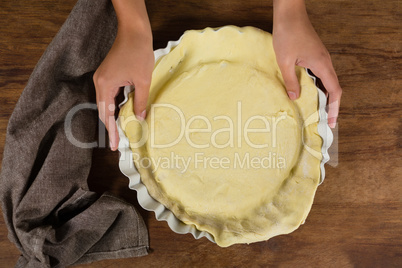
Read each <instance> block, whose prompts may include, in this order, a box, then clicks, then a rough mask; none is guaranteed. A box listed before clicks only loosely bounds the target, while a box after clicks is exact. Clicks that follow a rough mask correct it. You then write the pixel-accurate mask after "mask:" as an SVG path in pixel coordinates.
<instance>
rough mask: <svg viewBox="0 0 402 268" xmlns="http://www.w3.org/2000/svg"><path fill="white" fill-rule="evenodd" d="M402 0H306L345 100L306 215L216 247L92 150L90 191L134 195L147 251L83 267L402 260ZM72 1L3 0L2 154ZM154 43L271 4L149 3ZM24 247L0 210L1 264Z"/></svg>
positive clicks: (386, 263) (257, 22) (258, 13)
mask: <svg viewBox="0 0 402 268" xmlns="http://www.w3.org/2000/svg"><path fill="white" fill-rule="evenodd" d="M401 3H402V2H401V1H399V0H386V1H378V0H355V1H348V0H330V1H320V0H309V1H307V8H308V13H309V15H310V19H311V22H312V24H313V25H314V27H315V29H316V30H317V32H318V34H319V36H320V37H321V39H322V40H323V42H324V44H325V45H326V46H327V48H328V50H329V52H330V53H331V55H332V60H333V64H334V66H335V69H336V71H337V73H338V76H339V80H340V83H341V86H342V87H343V90H344V91H343V98H342V104H341V111H340V118H339V126H338V128H337V129H336V130H335V133H336V134H337V136H338V139H337V142H336V144H335V145H334V147H333V151H332V155H333V156H334V157H333V159H334V160H332V163H331V165H327V166H326V172H327V174H326V180H325V182H324V183H323V184H322V185H321V186H320V187H319V188H318V191H317V194H316V197H315V201H314V205H313V207H312V210H311V212H310V215H309V217H308V218H307V221H306V223H305V224H304V225H303V226H301V227H300V228H299V229H298V230H296V231H295V232H293V233H291V234H289V235H282V236H278V237H274V238H272V239H270V240H269V241H267V242H260V243H255V244H251V245H235V246H231V247H229V248H219V247H218V246H216V245H215V244H213V243H211V242H209V241H207V240H206V239H205V238H204V239H200V240H195V239H194V238H193V237H192V236H191V235H189V234H187V235H179V234H175V233H173V232H172V231H171V230H170V229H169V227H168V226H167V224H166V223H165V222H158V221H156V220H155V217H154V214H153V213H150V212H146V211H144V210H143V209H142V208H141V207H140V206H139V205H138V202H137V200H136V193H135V192H134V191H131V190H129V188H128V180H127V179H126V178H125V177H124V175H122V174H121V173H120V171H119V169H118V165H117V163H118V153H115V152H111V151H109V150H107V149H97V150H95V152H94V156H93V160H94V162H93V168H92V170H91V175H90V178H89V185H90V187H91V189H93V190H94V191H97V192H99V193H102V192H104V191H111V192H112V193H115V194H117V195H119V196H121V197H123V198H125V199H126V200H128V201H129V202H131V203H132V204H133V205H134V206H135V207H136V208H137V209H138V210H139V211H140V213H141V214H142V216H143V217H144V219H145V222H146V224H147V226H148V228H149V235H150V245H151V252H150V254H149V255H148V256H145V257H140V258H131V259H121V260H105V261H100V262H96V263H92V264H87V265H81V266H79V267H97V268H98V267H150V266H151V267H161V266H165V267H179V266H181V267H189V266H195V267H208V266H218V267H222V266H227V267H232V266H236V267H241V266H259V267H265V266H270V265H273V266H284V267H287V266H289V267H294V266H296V267H298V266H303V267H304V266H309V267H402V212H401V211H402V198H401V196H402V183H401V179H402V150H401V144H402V111H401V107H402V103H401V102H402V93H401V85H402V70H401V66H402V60H401V44H402V40H401V39H402V35H401V25H402V21H401V17H402V16H401V5H402V4H401ZM74 4H75V0H63V1H61V0H43V1H28V0H14V1H7V0H1V1H0V35H1V38H0V63H1V64H0V88H1V89H0V157H2V152H3V148H4V142H5V133H6V127H7V122H8V119H9V117H10V115H11V112H12V110H13V108H14V106H15V104H16V102H17V100H18V98H19V95H20V94H21V92H22V90H23V88H24V86H25V84H26V82H27V80H28V78H29V75H30V73H31V72H32V70H33V68H34V66H35V64H36V62H37V61H38V60H39V58H40V56H41V55H42V53H43V52H44V50H45V48H46V47H47V45H48V44H49V43H50V41H51V40H52V38H53V37H54V35H55V34H56V33H57V31H58V29H59V28H60V26H61V25H62V24H63V22H64V20H65V19H66V17H67V16H68V14H69V12H70V11H71V9H72V7H73V6H74ZM147 7H148V12H149V16H150V20H151V24H152V28H153V33H154V48H155V49H157V48H161V47H164V46H165V45H166V43H167V41H168V40H176V39H177V38H178V37H179V36H180V35H181V34H182V33H183V31H185V30H187V29H200V28H204V27H207V26H212V27H216V26H223V25H227V24H233V25H238V26H246V25H252V26H256V27H259V28H262V29H264V30H266V31H271V29H272V1H261V0H250V1H241V0H222V1H214V0H206V1H195V0H187V1H167V0H158V1H156V0H153V1H151V0H149V1H147ZM18 256H19V252H18V250H17V249H16V247H15V246H14V245H13V244H12V243H11V242H10V241H9V240H8V239H7V229H6V226H5V225H4V220H3V218H1V219H0V267H13V266H14V265H15V262H16V260H17V258H18Z"/></svg>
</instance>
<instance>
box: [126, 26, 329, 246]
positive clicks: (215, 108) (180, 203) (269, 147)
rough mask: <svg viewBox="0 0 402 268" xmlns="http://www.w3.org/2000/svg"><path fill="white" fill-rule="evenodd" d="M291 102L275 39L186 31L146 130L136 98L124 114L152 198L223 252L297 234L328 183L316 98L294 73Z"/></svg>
mask: <svg viewBox="0 0 402 268" xmlns="http://www.w3.org/2000/svg"><path fill="white" fill-rule="evenodd" d="M296 72H297V75H298V78H299V81H300V85H301V96H300V98H299V99H298V100H296V101H291V100H289V98H288V97H287V95H286V91H285V88H284V83H283V79H282V76H281V73H280V70H279V68H278V66H277V63H276V59H275V53H274V51H273V47H272V37H271V35H270V34H269V33H266V32H264V31H262V30H259V29H256V28H253V27H244V28H238V27H234V26H226V27H223V28H220V29H211V28H206V29H205V30H202V31H195V30H192V31H187V32H185V34H184V35H183V37H182V39H181V42H180V43H179V44H178V45H177V46H176V47H175V48H173V50H172V51H171V52H170V53H168V54H167V55H166V56H163V57H162V58H161V59H160V60H158V61H157V63H156V65H155V69H154V72H153V77H152V84H151V89H150V95H149V101H148V103H149V105H148V108H147V113H148V116H147V119H146V120H145V121H144V122H143V123H142V124H140V122H139V121H137V120H136V119H135V116H134V114H133V98H134V93H131V94H130V98H129V101H128V102H127V103H126V104H125V105H124V106H123V107H122V109H121V111H120V115H119V116H120V122H121V127H122V129H123V130H124V132H125V134H126V136H127V137H128V138H129V141H130V147H131V149H132V151H133V156H134V157H133V158H134V162H135V166H136V168H137V169H138V171H139V173H140V175H141V180H142V182H143V184H144V185H145V186H146V187H147V189H148V191H149V194H150V195H151V196H152V197H153V198H154V199H156V200H157V201H159V202H160V203H162V204H163V205H165V206H166V207H167V208H168V209H170V210H171V211H172V212H173V213H174V214H175V216H176V217H177V218H179V219H180V220H181V221H183V222H184V223H186V224H193V225H195V226H196V228H198V229H199V230H203V231H207V232H209V233H210V234H212V235H213V237H214V239H215V241H216V243H217V244H218V245H219V246H222V247H226V246H229V245H232V244H235V243H251V242H256V241H262V240H267V239H269V238H271V237H273V236H276V235H280V234H286V233H290V232H292V231H294V230H295V229H297V228H298V226H299V225H300V224H302V223H303V222H304V221H305V219H306V217H307V214H308V212H309V211H310V208H311V205H312V202H313V198H314V194H315V191H316V188H317V186H318V183H319V179H320V161H321V157H322V156H321V145H322V140H321V138H320V136H319V135H318V131H317V123H318V120H319V118H318V113H317V109H318V94H317V89H316V87H315V85H314V82H313V81H312V79H311V78H310V77H308V75H307V74H306V71H305V70H304V69H302V68H299V67H296Z"/></svg>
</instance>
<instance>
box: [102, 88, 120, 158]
mask: <svg viewBox="0 0 402 268" xmlns="http://www.w3.org/2000/svg"><path fill="white" fill-rule="evenodd" d="M102 97H103V96H99V97H98V96H97V106H98V111H99V118H100V120H101V121H102V122H103V123H104V124H105V127H106V129H107V131H108V136H109V144H110V149H111V150H112V151H115V150H117V147H118V145H119V133H118V131H117V125H116V120H115V118H114V114H115V110H116V105H115V101H114V96H111V95H110V96H108V97H106V98H104V99H103V98H102Z"/></svg>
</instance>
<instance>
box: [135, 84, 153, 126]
mask: <svg viewBox="0 0 402 268" xmlns="http://www.w3.org/2000/svg"><path fill="white" fill-rule="evenodd" d="M149 87H150V83H148V82H146V83H136V84H135V89H134V113H135V116H136V117H137V119H138V120H140V121H142V120H144V119H145V118H146V116H147V110H146V108H147V102H148V95H149Z"/></svg>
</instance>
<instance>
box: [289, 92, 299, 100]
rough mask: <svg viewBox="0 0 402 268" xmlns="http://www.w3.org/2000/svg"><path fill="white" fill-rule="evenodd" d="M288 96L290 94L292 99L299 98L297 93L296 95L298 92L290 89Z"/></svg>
mask: <svg viewBox="0 0 402 268" xmlns="http://www.w3.org/2000/svg"><path fill="white" fill-rule="evenodd" d="M288 96H289V98H290V99H291V100H295V99H297V95H296V93H295V92H293V91H288Z"/></svg>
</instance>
